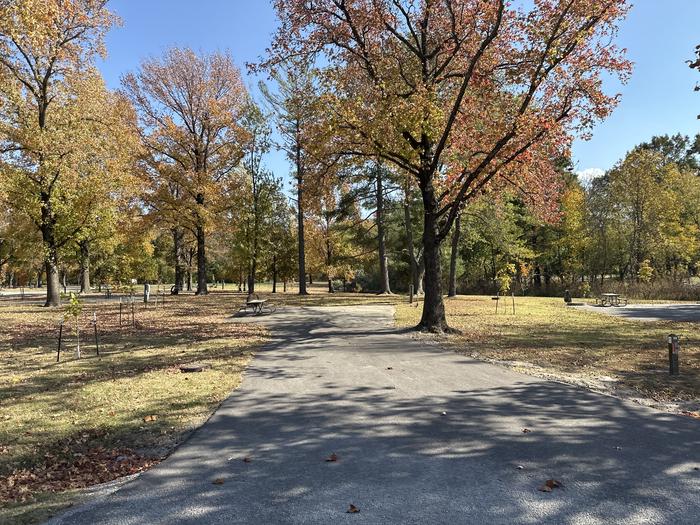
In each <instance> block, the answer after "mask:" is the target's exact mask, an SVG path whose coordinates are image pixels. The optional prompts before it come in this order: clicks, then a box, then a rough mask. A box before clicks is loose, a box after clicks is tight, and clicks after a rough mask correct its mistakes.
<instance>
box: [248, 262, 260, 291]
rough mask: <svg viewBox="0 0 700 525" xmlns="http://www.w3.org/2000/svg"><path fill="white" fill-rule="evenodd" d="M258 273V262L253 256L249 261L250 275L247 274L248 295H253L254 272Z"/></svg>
mask: <svg viewBox="0 0 700 525" xmlns="http://www.w3.org/2000/svg"><path fill="white" fill-rule="evenodd" d="M257 271H258V261H257V260H256V257H255V255H253V260H252V261H250V273H249V274H248V293H255V272H257Z"/></svg>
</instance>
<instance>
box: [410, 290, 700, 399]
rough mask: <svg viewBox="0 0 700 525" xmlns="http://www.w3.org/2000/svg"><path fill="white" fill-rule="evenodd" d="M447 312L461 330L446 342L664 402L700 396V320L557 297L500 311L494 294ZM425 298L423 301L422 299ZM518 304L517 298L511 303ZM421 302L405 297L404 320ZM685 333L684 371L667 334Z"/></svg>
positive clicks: (449, 304)
mask: <svg viewBox="0 0 700 525" xmlns="http://www.w3.org/2000/svg"><path fill="white" fill-rule="evenodd" d="M445 304H446V309H447V318H448V322H449V324H450V325H451V326H453V327H455V328H458V329H459V330H461V331H462V334H461V335H455V336H447V337H446V339H445V344H447V345H449V346H450V347H452V348H454V349H455V350H456V351H458V352H461V353H465V354H467V355H474V356H475V357H478V358H481V359H493V360H497V361H507V362H511V364H513V365H514V366H516V367H517V368H521V369H524V370H527V371H530V372H532V371H535V369H534V368H533V367H532V366H531V365H534V366H535V367H537V368H538V369H539V370H540V371H541V372H545V373H549V374H551V375H552V376H554V377H558V378H561V379H564V380H571V381H573V382H579V381H581V380H583V382H584V383H587V382H588V381H589V380H590V381H591V382H592V383H595V382H597V381H599V380H600V379H601V378H603V379H607V381H604V383H605V384H606V386H607V387H608V388H610V389H612V390H617V391H618V392H623V391H627V392H630V393H633V394H635V395H639V396H640V397H645V398H650V399H652V400H655V401H658V402H660V403H668V402H681V403H689V404H692V403H694V402H697V401H698V400H700V335H699V334H698V332H697V325H695V324H693V323H672V322H641V321H629V320H623V319H620V318H616V317H612V316H608V315H605V314H602V313H596V312H591V311H588V310H583V309H580V308H575V307H569V308H567V307H566V306H565V305H564V302H563V301H562V300H561V299H556V298H525V297H517V298H516V315H507V314H503V313H499V314H498V315H496V314H495V313H494V304H493V301H492V300H491V298H490V297H484V296H458V297H456V298H452V299H446V303H445ZM421 306H422V305H421ZM509 306H510V305H509ZM420 312H421V309H420V306H419V307H417V308H416V307H411V306H408V305H407V304H405V303H401V304H400V305H399V306H398V308H397V313H396V319H397V323H398V324H399V325H400V326H411V325H415V324H416V323H417V322H418V320H419V317H420ZM670 333H676V334H678V335H680V337H681V358H680V359H681V375H680V376H679V377H670V376H669V374H668V351H667V347H666V337H667V335H668V334H670Z"/></svg>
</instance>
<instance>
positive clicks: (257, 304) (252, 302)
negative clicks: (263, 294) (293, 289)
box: [241, 295, 276, 315]
mask: <svg viewBox="0 0 700 525" xmlns="http://www.w3.org/2000/svg"><path fill="white" fill-rule="evenodd" d="M249 308H250V309H251V310H252V311H253V314H254V315H261V314H263V313H268V314H271V313H274V312H275V310H276V308H275V307H274V306H273V305H271V304H268V301H267V299H260V297H258V296H257V295H255V296H248V298H247V299H246V300H245V303H244V304H243V306H242V307H241V310H245V311H246V312H247V311H248V309H249Z"/></svg>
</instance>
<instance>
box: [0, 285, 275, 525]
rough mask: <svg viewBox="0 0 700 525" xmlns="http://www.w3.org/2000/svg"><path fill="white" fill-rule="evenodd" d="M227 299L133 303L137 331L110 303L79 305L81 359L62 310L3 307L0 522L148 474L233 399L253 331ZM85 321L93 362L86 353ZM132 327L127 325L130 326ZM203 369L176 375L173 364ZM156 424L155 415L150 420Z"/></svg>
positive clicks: (23, 518) (256, 337)
mask: <svg viewBox="0 0 700 525" xmlns="http://www.w3.org/2000/svg"><path fill="white" fill-rule="evenodd" d="M237 302H238V300H234V298H233V297H232V296H227V295H210V296H208V297H194V296H180V297H178V298H171V297H167V298H166V303H165V306H164V307H161V306H159V307H158V308H157V309H154V308H152V307H151V308H149V309H147V310H144V309H143V304H142V303H137V305H136V309H135V320H136V326H135V327H132V326H131V324H130V322H128V321H127V313H126V312H127V310H128V309H125V312H124V323H123V325H122V326H119V313H118V312H119V307H118V301H117V300H112V301H111V302H109V303H104V302H101V303H100V304H96V303H86V305H85V308H84V311H83V314H82V316H81V319H80V324H81V335H82V337H81V339H82V351H83V358H82V359H80V360H78V359H76V358H75V346H76V338H75V334H74V331H73V330H72V329H69V328H68V324H66V328H65V329H64V341H63V346H64V350H63V353H62V356H61V361H60V362H58V363H57V362H56V346H57V332H58V330H57V327H58V321H59V319H60V317H62V315H63V310H62V309H61V311H59V310H56V309H54V310H52V309H45V308H41V307H40V306H38V305H34V304H17V303H12V302H9V301H3V302H2V303H0V423H1V424H0V503H2V504H3V506H4V508H3V510H0V522H2V523H9V522H16V523H24V522H32V521H36V520H39V519H42V518H43V517H45V515H46V512H47V511H48V510H51V509H52V508H55V506H56V505H57V502H62V504H65V502H66V500H67V499H69V498H66V496H65V494H64V495H62V496H58V497H54V498H52V497H50V496H48V495H47V493H49V492H62V491H65V490H68V489H75V488H80V487H84V486H89V485H91V484H94V483H99V482H104V481H107V480H110V479H114V478H116V477H119V476H122V475H125V474H129V473H132V472H136V471H138V470H141V469H143V468H147V467H148V466H150V465H151V464H152V463H154V462H157V461H158V460H159V459H161V458H162V457H163V456H164V455H166V454H167V453H168V452H169V451H170V450H171V449H172V448H173V446H174V445H176V444H177V443H178V442H180V441H181V440H182V439H183V437H184V436H185V435H186V434H187V432H188V431H189V430H191V429H192V428H194V427H196V426H198V425H200V424H201V423H202V422H203V421H204V420H205V419H206V418H207V417H208V416H209V414H211V412H212V410H213V409H214V408H215V407H216V406H218V404H219V403H220V402H221V401H222V400H223V399H224V398H226V397H227V396H228V394H229V393H230V392H231V391H232V390H233V389H235V388H236V387H237V386H238V385H239V384H240V381H241V374H242V372H243V370H244V368H245V366H246V365H247V363H248V362H249V360H250V358H251V355H252V350H253V347H254V345H255V344H257V343H259V342H260V341H261V340H262V339H263V338H264V336H265V334H264V332H263V331H262V329H261V328H259V327H257V326H256V325H251V324H240V323H235V322H232V321H235V320H232V319H231V316H232V313H233V312H234V311H235V305H236V304H237ZM93 312H96V313H97V319H98V328H99V338H100V341H99V342H100V356H99V357H98V356H96V355H95V346H94V336H93V328H92V325H91V324H90V320H91V319H92V315H93ZM129 321H130V320H129ZM192 362H196V363H199V364H203V365H206V367H207V368H206V369H205V370H204V371H203V372H201V373H194V374H182V373H180V371H179V366H180V365H181V364H186V363H192ZM149 416H155V417H149Z"/></svg>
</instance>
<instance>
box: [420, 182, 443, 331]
mask: <svg viewBox="0 0 700 525" xmlns="http://www.w3.org/2000/svg"><path fill="white" fill-rule="evenodd" d="M421 193H422V196H423V261H424V263H425V298H424V299H423V315H422V316H421V320H420V323H419V324H418V327H417V328H418V329H420V330H425V331H428V332H434V333H442V332H444V331H446V330H449V327H448V325H447V319H446V317H445V303H444V302H443V300H442V282H441V281H442V268H441V264H440V236H439V224H438V210H439V204H438V201H437V198H436V197H435V189H434V188H433V186H432V183H430V182H428V183H425V184H424V185H423V186H422V187H421Z"/></svg>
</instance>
